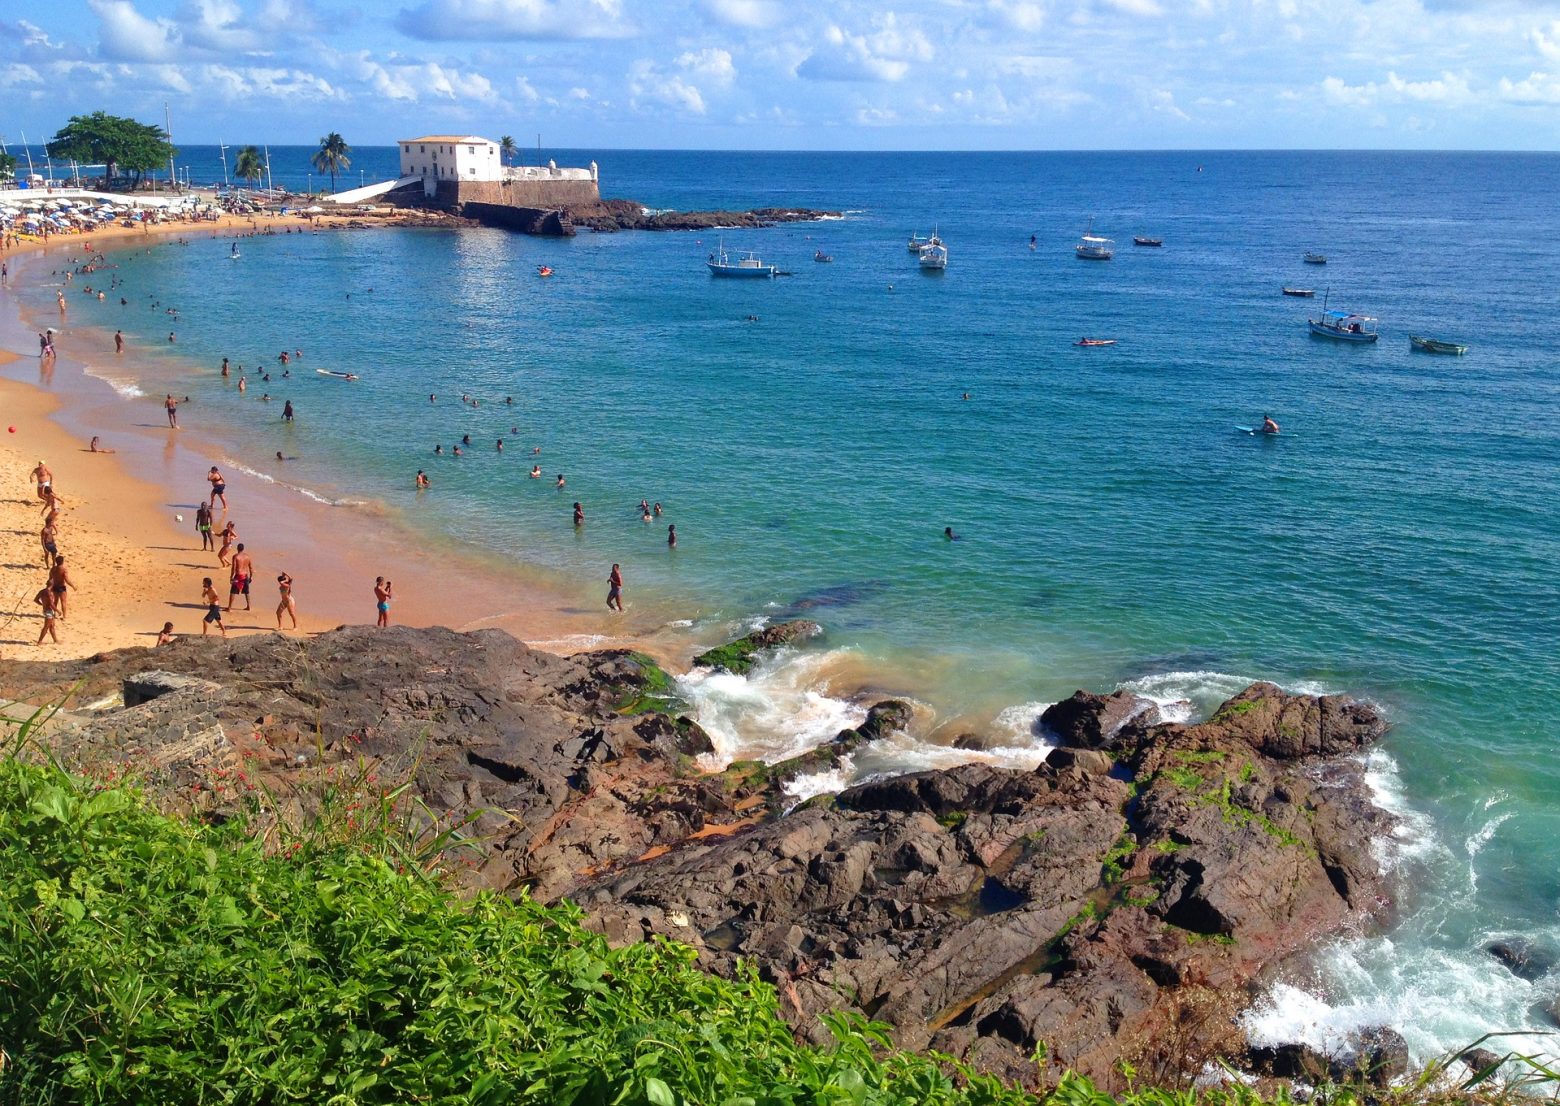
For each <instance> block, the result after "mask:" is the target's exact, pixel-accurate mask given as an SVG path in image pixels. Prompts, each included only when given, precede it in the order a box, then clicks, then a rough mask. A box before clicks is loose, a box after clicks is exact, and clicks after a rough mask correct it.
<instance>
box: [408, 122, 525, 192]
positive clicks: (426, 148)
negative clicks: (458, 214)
mask: <svg viewBox="0 0 1560 1106" xmlns="http://www.w3.org/2000/svg"><path fill="white" fill-rule="evenodd" d="M399 145H400V147H401V176H403V177H422V178H423V179H424V180H425V181H427V182H429V185H430V189H429V190H430V191H431V190H432V188H431V186H432V185H434V184H437V182H438V181H443V180H448V181H454V180H466V181H496V180H503V179H504V165H503V161H502V160H501V159H500V158H499V156H498V143H497V142H494V141H492V140H491V139H487V138H479V137H477V136H476V135H466V136H460V135H432V136H429V137H424V138H406V139H402V140H401V142H400V144H399Z"/></svg>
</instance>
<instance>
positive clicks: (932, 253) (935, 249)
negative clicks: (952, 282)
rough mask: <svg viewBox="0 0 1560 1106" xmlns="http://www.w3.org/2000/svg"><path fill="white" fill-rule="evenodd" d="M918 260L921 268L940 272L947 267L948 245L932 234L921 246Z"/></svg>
mask: <svg viewBox="0 0 1560 1106" xmlns="http://www.w3.org/2000/svg"><path fill="white" fill-rule="evenodd" d="M920 261H921V268H922V269H925V270H927V271H929V272H934V273H940V272H942V271H943V270H944V269H946V268H947V267H948V247H947V246H945V245H943V241H942V239H941V238H939V237H937V235H935V234H934V235H932V240H931V241H930V242H928V243H927V244H926V245H924V246H922V247H921V252H920Z"/></svg>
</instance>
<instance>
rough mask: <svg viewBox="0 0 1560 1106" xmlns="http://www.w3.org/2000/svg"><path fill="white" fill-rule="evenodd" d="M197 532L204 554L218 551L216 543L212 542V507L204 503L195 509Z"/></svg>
mask: <svg viewBox="0 0 1560 1106" xmlns="http://www.w3.org/2000/svg"><path fill="white" fill-rule="evenodd" d="M195 532H196V533H198V534H199V535H200V550H201V552H202V553H204V552H205V551H206V550H208V549H209V550H211V551H212V552H213V553H215V552H216V551H217V546H216V543H215V542H213V541H212V540H211V505H210V504H209V503H202V504H201V505H200V506H199V507H196V508H195Z"/></svg>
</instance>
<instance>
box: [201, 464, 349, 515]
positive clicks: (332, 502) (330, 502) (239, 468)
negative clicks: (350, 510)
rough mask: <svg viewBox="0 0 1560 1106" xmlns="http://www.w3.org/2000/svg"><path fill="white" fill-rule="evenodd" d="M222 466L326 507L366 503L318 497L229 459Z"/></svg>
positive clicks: (306, 489)
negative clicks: (295, 493)
mask: <svg viewBox="0 0 1560 1106" xmlns="http://www.w3.org/2000/svg"><path fill="white" fill-rule="evenodd" d="M222 464H223V466H224V467H226V468H229V469H232V470H233V471H234V472H241V473H243V474H244V475H245V476H250V477H253V478H254V479H256V480H260V481H263V482H264V483H267V484H274V485H276V486H277V487H278V488H286V489H287V490H288V491H290V492H297V493H298V494H299V495H301V496H303V497H304V498H305V499H312V500H314V502H316V503H322V504H324V505H325V506H327V507H362V506H364V505H365V503H366V501H365V500H362V499H330V498H328V497H326V496H323V495H320V494H319V493H318V492H312V491H310V490H309V489H308V488H302V487H299V486H298V485H297V484H289V483H287V481H285V480H278V479H277V478H276V477H274V476H271V475H270V474H268V473H264V472H259V471H256V470H255V469H252V468H250V467H249V466H248V465H241V464H239V463H238V462H237V461H235V460H233V459H232V458H231V457H224V458H222Z"/></svg>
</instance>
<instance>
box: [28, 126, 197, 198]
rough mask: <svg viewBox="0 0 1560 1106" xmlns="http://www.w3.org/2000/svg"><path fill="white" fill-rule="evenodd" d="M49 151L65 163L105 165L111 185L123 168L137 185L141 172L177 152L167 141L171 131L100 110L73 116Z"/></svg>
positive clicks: (165, 160) (156, 165)
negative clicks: (130, 174) (133, 175)
mask: <svg viewBox="0 0 1560 1106" xmlns="http://www.w3.org/2000/svg"><path fill="white" fill-rule="evenodd" d="M47 148H48V151H49V156H50V157H54V158H59V159H61V160H63V161H75V162H80V163H83V164H87V165H97V164H101V165H103V167H104V174H103V175H104V176H105V177H106V178H107V180H108V182H109V184H111V185H112V184H113V182H114V178H115V177H117V176H118V175H119V170H122V169H123V170H129V171H130V172H132V173H134V174H135V182H134V183H135V184H140V180H141V174H142V173H144V172H146V171H147V170H149V169H155V168H157V167H158V166H159V165H162V164H164V163H166V162H167V161H168V159H169V158H171V157H173V156H174V154H175V153H177V151H176V150H175V149H174V148H173V144H172V143H171V142H169V141H168V132H167V131H165V130H163V129H162V128H161V127H156V126H150V125H148V124H146V123H138V122H136V121H135V120H134V119H129V118H126V117H124V116H119V115H109V114H107V113H106V112H101V111H95V112H93V113H92V114H91V115H72V116H71V117H70V122H68V123H66V124H65V126H64V127H62V128H61V129H60V131H59V133H57V134H56V135H55V136H54V137H53V138H51V139H49V142H48V147H47Z"/></svg>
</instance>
